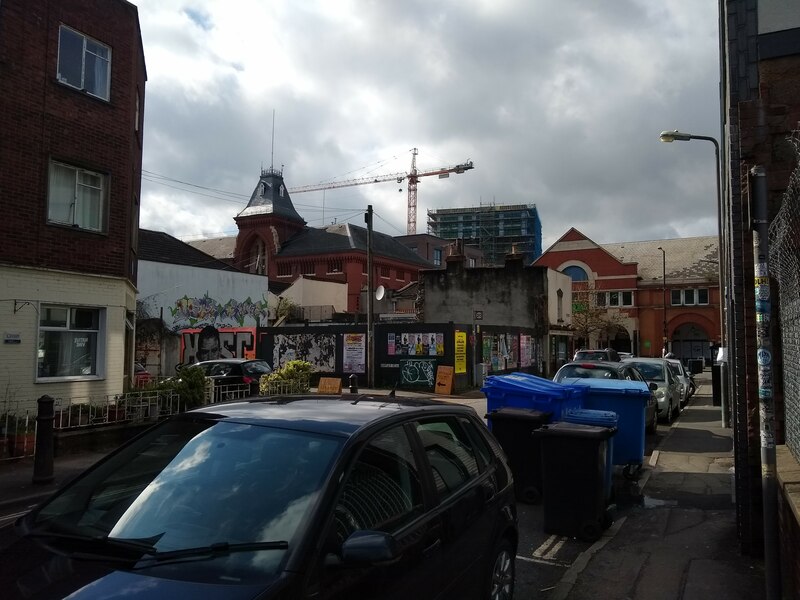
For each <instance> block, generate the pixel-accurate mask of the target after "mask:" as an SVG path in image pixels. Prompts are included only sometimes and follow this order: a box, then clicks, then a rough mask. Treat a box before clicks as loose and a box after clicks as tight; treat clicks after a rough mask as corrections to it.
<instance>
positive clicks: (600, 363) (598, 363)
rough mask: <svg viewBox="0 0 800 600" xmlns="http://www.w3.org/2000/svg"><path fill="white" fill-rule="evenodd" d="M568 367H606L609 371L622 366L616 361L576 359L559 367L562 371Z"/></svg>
mask: <svg viewBox="0 0 800 600" xmlns="http://www.w3.org/2000/svg"><path fill="white" fill-rule="evenodd" d="M569 365H586V366H587V367H608V368H609V369H619V368H620V367H621V366H622V363H621V362H620V361H616V360H586V359H580V358H579V359H578V360H571V361H569V362H568V363H564V364H563V365H561V368H562V369H563V368H564V367H566V366H569Z"/></svg>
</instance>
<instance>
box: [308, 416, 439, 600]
mask: <svg viewBox="0 0 800 600" xmlns="http://www.w3.org/2000/svg"><path fill="white" fill-rule="evenodd" d="M363 531H379V532H384V533H389V534H391V535H392V537H393V538H394V541H395V542H396V544H397V548H398V549H399V553H400V555H399V557H398V559H397V560H395V561H392V562H389V563H383V564H371V565H370V564H357V565H353V564H349V565H346V564H337V562H336V560H335V557H332V556H331V553H328V554H327V555H326V556H322V557H320V561H321V564H319V566H318V570H317V572H318V573H319V577H318V581H316V582H312V585H311V588H310V589H311V592H312V593H311V594H310V595H309V597H313V598H326V599H331V600H333V599H342V600H344V599H353V598H387V599H390V598H391V599H395V598H396V599H398V600H400V599H402V600H409V599H413V600H422V599H427V598H431V599H433V598H439V597H441V596H440V592H441V581H442V577H441V572H442V570H443V564H442V544H441V522H440V520H439V517H438V515H437V514H435V513H433V512H426V510H425V501H424V497H423V482H422V475H421V471H420V468H419V464H418V460H417V458H416V457H415V455H414V452H413V450H412V446H411V443H410V441H409V438H408V435H407V433H406V430H405V429H404V427H403V426H402V425H399V426H396V427H393V428H391V429H389V430H386V431H384V432H381V433H379V434H377V435H375V436H374V437H373V438H372V439H371V440H370V441H369V442H368V443H367V444H366V446H365V447H364V448H363V450H362V451H361V452H360V453H359V455H358V456H357V457H356V459H355V461H354V463H353V464H352V466H351V467H350V468H349V469H348V470H347V472H346V473H345V476H344V478H343V479H342V482H341V484H340V486H339V493H338V495H337V498H336V501H335V503H334V508H333V521H332V523H331V525H330V527H329V530H328V532H327V534H326V536H327V539H328V541H329V544H330V546H331V547H332V548H333V549H334V552H333V554H334V555H335V554H336V552H335V549H341V546H342V544H344V542H345V540H347V539H348V537H350V536H351V535H352V534H353V533H355V532H363Z"/></svg>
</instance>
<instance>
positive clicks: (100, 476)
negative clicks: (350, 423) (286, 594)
mask: <svg viewBox="0 0 800 600" xmlns="http://www.w3.org/2000/svg"><path fill="white" fill-rule="evenodd" d="M341 444H342V441H341V439H340V438H337V437H329V436H322V435H316V434H313V433H307V432H302V431H295V430H285V429H279V428H274V427H262V426H258V425H251V424H243V423H234V422H226V421H215V420H208V419H197V420H191V419H177V420H173V421H169V422H167V423H165V424H163V425H161V426H159V427H156V428H154V429H152V430H150V431H149V432H147V433H145V434H144V435H143V436H141V437H139V438H137V439H136V440H134V441H133V442H132V443H131V444H129V445H128V446H126V447H125V448H124V449H123V450H122V451H121V452H119V453H117V454H115V455H113V456H111V457H110V458H109V459H108V460H107V461H105V462H104V463H102V464H100V465H99V466H98V467H96V468H95V469H93V470H91V471H89V472H87V473H86V474H85V475H84V476H83V477H81V478H79V479H78V480H76V481H74V482H73V483H72V484H70V485H68V486H67V487H66V488H64V490H63V491H62V492H61V493H60V494H58V495H57V496H55V497H54V498H53V499H51V500H50V501H49V502H48V503H46V504H45V505H43V506H42V508H41V509H40V510H39V511H37V512H36V513H35V514H34V515H33V518H32V520H31V526H32V527H33V529H34V531H36V532H37V533H38V535H40V536H42V535H46V534H48V533H49V532H52V533H54V534H62V536H63V534H64V533H67V534H69V535H70V536H72V537H77V536H84V537H86V536H88V537H91V538H94V539H103V538H106V537H107V538H110V539H112V540H113V541H115V542H118V541H119V540H137V541H146V542H147V544H149V545H151V546H152V548H153V549H154V550H155V551H156V552H170V551H177V550H182V549H187V548H197V547H203V546H210V545H212V544H229V545H234V544H257V543H261V542H268V541H275V540H285V541H287V542H288V543H289V544H291V543H292V541H293V540H294V539H295V538H296V537H297V535H298V534H299V533H300V531H301V530H302V529H303V528H304V527H305V526H306V522H307V520H308V517H307V515H308V512H309V511H310V509H311V507H312V506H313V504H314V501H315V499H316V498H317V496H318V495H319V493H320V488H321V487H322V484H323V482H324V481H325V478H326V476H327V474H328V471H329V470H330V468H331V466H332V464H333V462H334V460H335V458H336V457H337V456H338V454H339V450H340V447H341ZM290 547H291V546H290ZM285 553H286V549H285V548H284V549H271V550H264V551H260V552H258V553H257V554H258V555H257V558H256V557H254V554H253V553H252V552H250V553H244V554H239V553H236V554H230V555H226V556H224V557H222V558H220V559H219V560H220V561H222V562H224V563H225V565H226V566H225V569H224V570H223V572H224V577H233V578H239V579H244V580H246V579H249V578H251V577H255V578H256V579H258V578H260V577H261V576H262V575H266V576H274V575H275V574H276V573H277V572H278V569H279V566H280V563H281V560H282V559H283V556H284V555H285ZM204 568H205V567H204ZM212 571H213V569H211V571H209V573H211V572H212ZM233 571H235V573H236V574H235V575H234V574H233ZM220 577H223V575H220Z"/></svg>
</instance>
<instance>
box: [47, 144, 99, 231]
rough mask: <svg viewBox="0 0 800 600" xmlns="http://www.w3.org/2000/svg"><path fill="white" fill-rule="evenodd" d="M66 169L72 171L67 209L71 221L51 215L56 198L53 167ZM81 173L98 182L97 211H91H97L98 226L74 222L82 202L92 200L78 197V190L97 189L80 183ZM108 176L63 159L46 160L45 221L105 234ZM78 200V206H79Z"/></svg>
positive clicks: (81, 209) (80, 209)
mask: <svg viewBox="0 0 800 600" xmlns="http://www.w3.org/2000/svg"><path fill="white" fill-rule="evenodd" d="M57 167H58V168H60V169H68V170H70V171H71V172H72V175H73V188H72V189H73V191H72V202H70V203H69V207H70V208H68V211H69V212H71V214H72V222H70V221H66V220H60V219H58V218H56V217H54V216H53V212H54V209H55V208H56V204H55V201H56V200H58V198H56V197H55V196H54V194H55V193H56V190H55V187H56V186H55V183H54V178H55V169H56V168H57ZM81 175H85V176H88V177H97V178H98V179H99V182H100V187H99V191H100V194H99V202H98V211H91V212H92V213H95V212H99V214H97V215H96V217H97V222H98V227H97V228H94V227H90V226H87V225H86V224H81V223H77V222H76V216H77V215H78V212H79V211H80V212H84V209H83V203H89V202H91V201H92V199H91V198H87V197H85V196H80V197H79V191H80V190H81V189H83V188H87V189H97V188H94V187H93V186H91V185H88V184H87V182H84V183H81ZM109 180H110V178H109V176H108V174H107V173H103V172H101V171H94V170H91V169H86V168H83V167H80V166H78V165H74V164H70V163H68V162H65V161H63V160H57V159H54V158H51V159H50V161H49V162H48V169H47V223H48V224H50V225H60V226H62V227H70V228H74V229H79V230H81V231H89V232H92V233H102V234H105V233H107V232H108V212H109V206H108V205H109V202H108V197H109V187H110V185H109ZM79 202H80V206H79Z"/></svg>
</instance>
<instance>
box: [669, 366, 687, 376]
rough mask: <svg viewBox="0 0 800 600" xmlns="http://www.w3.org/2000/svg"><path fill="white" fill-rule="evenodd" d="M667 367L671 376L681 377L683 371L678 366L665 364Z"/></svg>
mask: <svg viewBox="0 0 800 600" xmlns="http://www.w3.org/2000/svg"><path fill="white" fill-rule="evenodd" d="M667 364H668V365H669V370H670V371H672V374H673V375H675V377H683V371H682V370H681V368H680V366H679V365H677V364H675V363H667Z"/></svg>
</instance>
